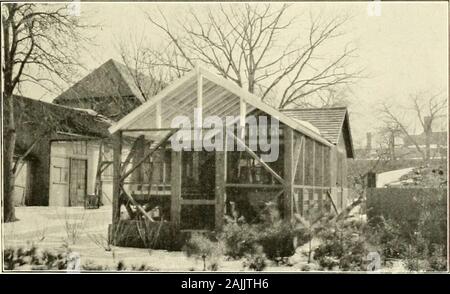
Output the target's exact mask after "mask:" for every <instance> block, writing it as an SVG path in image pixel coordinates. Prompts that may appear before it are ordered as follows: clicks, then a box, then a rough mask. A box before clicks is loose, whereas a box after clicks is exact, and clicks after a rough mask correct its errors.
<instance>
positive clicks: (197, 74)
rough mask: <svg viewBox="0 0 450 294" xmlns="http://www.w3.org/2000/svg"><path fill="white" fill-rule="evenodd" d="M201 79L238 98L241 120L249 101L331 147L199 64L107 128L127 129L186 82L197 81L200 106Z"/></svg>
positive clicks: (285, 116) (300, 124)
mask: <svg viewBox="0 0 450 294" xmlns="http://www.w3.org/2000/svg"><path fill="white" fill-rule="evenodd" d="M203 78H205V79H207V80H208V81H210V82H212V83H215V84H216V85H218V86H220V87H223V88H224V89H225V90H227V91H229V92H230V93H232V94H234V95H235V96H237V97H239V99H240V116H241V117H240V119H241V121H244V120H243V119H242V118H243V116H244V115H245V114H246V104H250V105H251V106H253V107H255V108H257V109H260V110H262V111H263V112H265V113H267V114H268V115H270V116H272V117H274V118H276V119H277V120H279V121H280V122H282V123H284V124H285V125H287V126H289V127H290V128H292V129H294V130H296V131H298V132H300V133H302V134H304V135H306V136H307V137H310V138H311V139H314V140H316V141H318V142H320V143H322V144H324V145H326V146H328V147H331V146H334V144H332V143H331V142H329V141H328V140H326V139H325V138H323V137H322V136H321V135H320V134H319V133H318V132H316V131H314V130H312V129H311V128H309V127H308V126H307V125H305V124H302V123H301V122H300V121H296V120H294V119H293V118H290V117H288V116H287V115H285V114H283V113H281V112H280V111H278V110H276V109H274V108H272V107H271V106H269V105H267V104H265V103H264V102H262V101H261V100H260V99H259V98H258V97H257V96H256V95H254V94H252V93H250V92H248V91H246V90H245V89H243V88H241V87H239V86H238V85H236V84H234V83H233V82H231V81H230V80H227V79H225V78H223V77H220V76H218V75H216V74H214V73H212V72H210V71H209V70H207V69H205V68H203V67H201V66H199V65H197V66H196V68H195V70H193V71H191V72H189V73H188V74H186V75H185V76H183V77H182V78H180V79H179V80H177V81H175V82H173V83H172V84H170V85H168V86H167V87H166V88H164V89H163V90H162V91H161V92H159V93H158V94H157V95H155V96H154V97H152V98H151V99H149V100H148V101H146V102H145V103H143V104H142V105H140V106H139V107H137V108H136V109H135V110H133V111H132V112H130V113H129V114H127V115H126V116H125V117H123V118H122V119H121V120H120V121H118V122H117V123H115V124H113V125H112V126H111V127H109V129H108V130H109V132H110V133H111V134H114V133H115V132H117V131H119V130H124V129H126V128H128V127H129V126H130V125H131V124H133V123H134V122H135V121H137V120H138V119H139V118H140V117H141V115H145V113H146V112H147V110H149V109H150V108H151V107H152V106H154V105H157V104H159V103H161V102H162V100H163V99H164V97H166V96H168V95H170V94H172V93H174V92H175V91H179V90H180V89H182V87H183V86H186V85H189V83H191V82H193V81H197V91H198V95H197V106H200V108H201V106H202V100H203V99H202V92H201V86H200V85H201V81H202V79H203ZM155 119H156V121H160V120H161V118H160V117H156V118H155Z"/></svg>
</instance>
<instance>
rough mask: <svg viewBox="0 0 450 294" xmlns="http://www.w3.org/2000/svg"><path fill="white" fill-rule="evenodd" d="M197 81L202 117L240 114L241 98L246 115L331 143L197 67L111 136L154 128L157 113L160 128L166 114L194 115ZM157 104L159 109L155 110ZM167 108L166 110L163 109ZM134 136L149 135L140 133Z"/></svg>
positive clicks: (165, 123)
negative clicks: (256, 111)
mask: <svg viewBox="0 0 450 294" xmlns="http://www.w3.org/2000/svg"><path fill="white" fill-rule="evenodd" d="M199 80H204V82H203V84H202V88H203V93H204V94H203V98H202V99H203V114H204V117H206V116H212V115H218V116H219V117H225V116H227V115H234V116H239V115H240V101H241V99H242V101H243V102H245V103H246V104H247V105H248V106H247V109H246V110H247V113H248V112H250V111H252V110H254V109H259V110H262V111H264V112H265V113H267V114H268V115H270V116H272V117H274V118H276V119H278V120H279V121H280V122H282V123H283V124H285V125H287V126H289V127H290V128H292V129H294V130H296V131H298V132H300V133H302V134H304V135H306V136H308V137H310V138H312V139H314V140H316V141H318V142H321V143H322V144H324V145H326V146H332V144H331V143H330V142H329V141H328V140H327V139H325V138H324V137H323V136H321V135H320V132H319V130H317V129H316V128H315V127H313V126H311V125H310V124H308V123H305V122H303V121H301V120H298V119H293V118H291V117H289V116H287V115H285V114H284V113H282V112H280V111H278V110H276V109H275V108H272V107H271V106H269V105H267V104H265V103H264V102H262V101H261V99H260V98H259V97H257V96H255V95H254V94H252V93H250V92H248V91H246V90H244V89H243V88H241V87H239V86H238V85H236V84H234V83H233V82H231V81H230V80H227V79H225V78H223V77H221V76H219V75H216V74H214V73H212V72H210V71H208V70H207V69H205V68H203V67H201V66H197V67H196V69H195V70H193V71H191V72H189V73H187V74H186V75H185V76H184V77H182V78H181V79H179V80H177V81H175V82H174V83H172V84H171V85H169V86H167V87H166V88H164V89H163V90H162V91H161V92H160V93H158V94H157V95H156V96H154V97H152V98H151V99H149V100H148V101H146V102H145V103H144V104H142V105H141V106H139V107H137V108H136V109H135V110H133V111H132V112H130V113H129V114H128V115H126V116H125V117H124V118H122V119H121V120H120V121H118V122H117V123H116V124H114V125H113V126H111V127H110V128H109V131H110V132H111V133H115V132H116V131H118V130H124V129H133V128H135V129H140V128H144V127H145V128H152V127H154V126H155V114H156V113H157V111H159V112H160V113H161V114H162V118H163V119H164V121H163V127H169V126H170V118H171V117H170V116H169V117H168V116H166V115H164V114H165V113H168V114H171V115H174V114H177V115H180V114H183V113H187V112H192V113H193V112H194V111H193V110H194V109H195V107H196V106H197V89H198V86H199ZM158 105H159V107H160V108H159V110H157V107H158ZM164 107H167V110H166V109H164ZM134 135H135V136H139V135H148V134H144V133H140V132H136V133H134Z"/></svg>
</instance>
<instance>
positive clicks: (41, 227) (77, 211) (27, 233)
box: [2, 206, 403, 272]
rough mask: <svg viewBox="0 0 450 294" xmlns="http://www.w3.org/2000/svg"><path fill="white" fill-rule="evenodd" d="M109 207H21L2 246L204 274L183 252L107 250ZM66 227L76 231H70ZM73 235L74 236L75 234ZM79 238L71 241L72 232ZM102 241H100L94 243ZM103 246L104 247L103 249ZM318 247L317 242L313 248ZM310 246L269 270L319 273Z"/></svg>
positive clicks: (223, 264) (229, 263) (225, 266)
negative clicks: (309, 255)
mask: <svg viewBox="0 0 450 294" xmlns="http://www.w3.org/2000/svg"><path fill="white" fill-rule="evenodd" d="M111 215H112V211H111V207H110V206H103V207H101V208H100V209H87V210H86V209H84V208H82V207H17V208H16V217H17V218H18V219H19V221H16V222H13V223H6V224H3V227H2V232H3V242H4V243H3V244H4V248H6V247H14V248H17V247H28V246H31V245H32V244H34V245H36V246H37V247H38V248H40V249H50V250H57V249H59V250H66V249H63V248H64V247H63V246H64V245H68V247H69V248H70V250H71V251H73V252H77V253H78V254H79V255H80V258H81V263H82V264H87V263H91V264H95V265H103V266H108V267H109V268H114V266H116V265H117V263H118V262H119V261H123V262H124V263H125V265H127V266H132V265H135V266H140V265H142V264H145V265H147V266H148V267H152V268H154V269H155V270H158V271H170V272H174V271H178V272H185V271H201V270H202V269H203V263H202V261H200V260H196V259H194V258H188V257H186V255H185V254H184V253H183V252H169V251H165V250H149V249H141V248H126V247H115V246H112V247H111V250H110V251H107V250H105V248H104V247H103V246H105V247H106V243H107V242H106V240H107V230H108V225H109V224H110V222H111ZM67 227H71V228H75V229H67ZM74 231H75V232H74ZM71 232H72V233H73V234H74V235H76V238H75V239H76V240H75V242H73V239H74V238H72V237H70V236H69V235H70V234H68V233H71ZM96 241H100V242H96ZM99 243H101V244H99ZM319 244H320V242H319V240H316V239H313V241H312V248H313V249H314V248H315V247H317V246H318V245H319ZM308 250H309V244H304V245H303V246H300V247H299V248H297V250H296V253H295V254H294V255H293V256H291V257H290V258H289V263H290V264H291V266H288V265H277V264H275V263H269V264H268V266H267V268H266V269H265V270H266V271H272V272H280V271H290V272H292V271H301V270H304V269H305V268H306V267H307V268H309V270H310V271H315V270H318V267H317V266H316V265H315V264H308V262H307V260H308V258H307V252H308ZM219 270H220V271H225V272H236V271H244V268H243V261H242V260H228V259H227V258H225V257H224V258H223V259H222V260H221V261H220V266H219ZM383 271H395V272H398V271H403V270H402V267H401V264H400V266H399V265H398V264H395V266H394V267H390V268H386V269H383Z"/></svg>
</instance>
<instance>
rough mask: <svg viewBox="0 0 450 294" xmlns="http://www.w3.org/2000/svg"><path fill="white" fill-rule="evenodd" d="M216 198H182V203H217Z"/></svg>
mask: <svg viewBox="0 0 450 294" xmlns="http://www.w3.org/2000/svg"><path fill="white" fill-rule="evenodd" d="M215 204H216V200H215V199H181V200H180V205H215Z"/></svg>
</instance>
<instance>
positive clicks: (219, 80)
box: [199, 67, 333, 146]
mask: <svg viewBox="0 0 450 294" xmlns="http://www.w3.org/2000/svg"><path fill="white" fill-rule="evenodd" d="M199 70H200V72H201V74H202V75H203V77H204V78H206V79H207V80H209V81H211V82H214V83H216V84H217V85H220V86H221V87H223V88H225V89H227V90H228V91H230V92H231V93H234V94H235V95H236V96H238V97H241V98H243V99H244V100H245V102H246V103H248V104H250V105H252V106H254V107H256V108H258V109H260V110H262V111H264V112H266V113H267V114H269V115H271V116H273V117H277V118H278V119H279V120H280V121H281V122H283V123H284V124H286V125H288V126H290V127H291V128H293V129H295V130H298V131H299V132H301V133H303V134H305V135H306V136H308V137H310V138H313V139H315V140H317V141H319V142H321V143H323V144H325V145H327V146H332V145H333V144H332V143H330V142H329V141H327V140H326V139H324V138H323V137H322V136H321V135H320V134H318V133H317V132H316V131H315V130H312V129H311V128H309V127H308V126H306V125H304V124H302V123H300V122H298V121H295V120H294V119H293V118H291V117H288V116H287V115H285V114H284V113H282V112H280V111H278V110H276V109H275V108H272V107H271V106H269V105H267V104H265V103H264V102H262V101H261V99H260V97H257V96H256V95H254V94H252V93H250V92H248V91H246V90H244V89H243V88H241V87H239V86H238V85H236V84H234V83H233V82H231V81H229V80H227V79H225V78H223V77H220V76H218V75H216V74H213V73H212V72H210V71H208V70H206V69H205V68H203V67H199Z"/></svg>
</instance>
